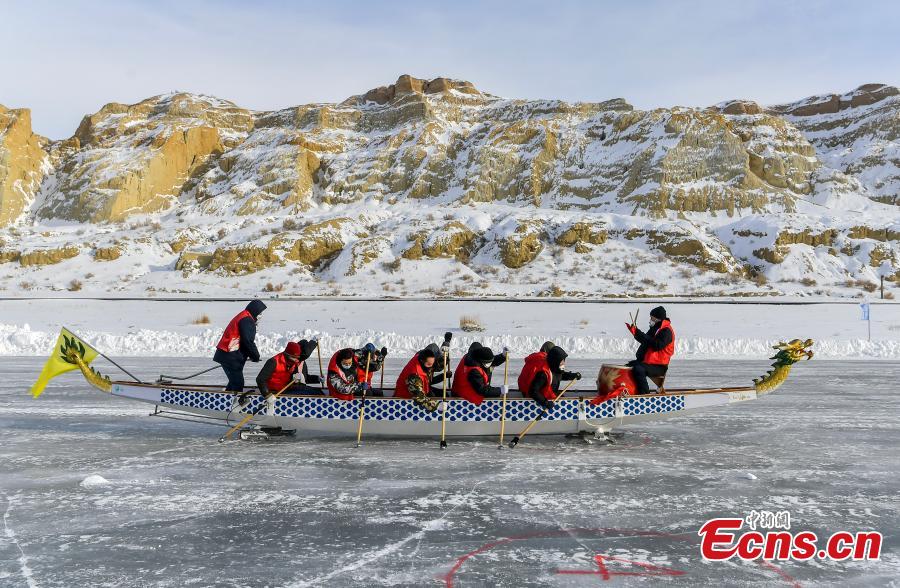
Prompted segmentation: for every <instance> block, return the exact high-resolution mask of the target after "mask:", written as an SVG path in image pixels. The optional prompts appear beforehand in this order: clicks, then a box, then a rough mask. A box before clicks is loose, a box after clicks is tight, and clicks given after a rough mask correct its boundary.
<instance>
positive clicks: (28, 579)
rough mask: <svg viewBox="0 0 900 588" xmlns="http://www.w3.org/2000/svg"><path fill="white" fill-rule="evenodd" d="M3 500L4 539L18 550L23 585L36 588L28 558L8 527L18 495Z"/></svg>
mask: <svg viewBox="0 0 900 588" xmlns="http://www.w3.org/2000/svg"><path fill="white" fill-rule="evenodd" d="M3 498H5V499H6V511H5V512H4V513H3V530H4V533H5V535H6V538H7V539H9V541H10V543H12V544H13V545H15V546H16V549H18V550H19V571H20V572H22V577H23V578H25V583H26V584H28V588H38V585H37V582H35V581H34V577H33V576H32V575H31V568H30V567H28V557H27V556H26V555H25V552H24V551H23V550H22V546H21V545H20V544H19V539H18V538H17V537H16V532H15V531H13V529H12V527H10V526H9V513H10V511H11V510H12V507H13V504H14V503H15V501H16V500H18V498H19V495H18V494H16V495H14V496H8V495H6V494H4V495H3Z"/></svg>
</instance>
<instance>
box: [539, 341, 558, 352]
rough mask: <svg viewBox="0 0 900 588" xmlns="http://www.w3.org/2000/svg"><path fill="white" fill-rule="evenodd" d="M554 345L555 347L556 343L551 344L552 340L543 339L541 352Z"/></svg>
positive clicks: (548, 349)
mask: <svg viewBox="0 0 900 588" xmlns="http://www.w3.org/2000/svg"><path fill="white" fill-rule="evenodd" d="M554 347H556V345H554V344H553V341H544V344H543V345H541V352H542V353H547V352H548V351H550V350H551V349H553V348H554Z"/></svg>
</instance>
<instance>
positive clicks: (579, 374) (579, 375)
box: [575, 372, 581, 380]
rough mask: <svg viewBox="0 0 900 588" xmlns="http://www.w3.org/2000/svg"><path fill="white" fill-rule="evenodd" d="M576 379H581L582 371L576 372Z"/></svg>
mask: <svg viewBox="0 0 900 588" xmlns="http://www.w3.org/2000/svg"><path fill="white" fill-rule="evenodd" d="M575 379H576V380H580V379H581V372H575Z"/></svg>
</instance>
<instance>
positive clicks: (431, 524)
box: [287, 480, 488, 588]
mask: <svg viewBox="0 0 900 588" xmlns="http://www.w3.org/2000/svg"><path fill="white" fill-rule="evenodd" d="M487 481H488V480H481V481H479V482H475V484H474V485H473V486H472V488H471V489H470V490H469V492H468V493H467V494H466V495H465V496H464V497H463V499H462V500H461V501H460V502H459V503H458V504H455V505H454V506H453V508H451V509H450V510H448V511H447V512H445V513H444V514H442V515H441V516H440V517H438V518H436V519H432V520H430V521H427V522H426V523H425V524H424V525H422V528H421V529H419V530H418V531H416V532H415V533H413V534H411V535H409V536H408V537H405V538H404V539H401V540H400V541H396V542H394V543H391V544H389V545H385V546H384V547H382V548H381V549H379V550H377V551H374V552H369V554H368V555H367V556H365V557H361V558H358V559H356V561H354V562H353V563H351V564H350V565H347V566H344V567H342V568H338V569H336V570H332V571H330V572H328V573H327V574H325V575H324V576H318V577H316V578H313V579H311V580H300V581H298V582H295V583H293V584H288V585H287V588H305V587H307V586H319V585H321V584H322V583H324V582H327V581H328V580H331V579H332V578H334V577H335V576H339V575H341V574H343V573H345V572H352V571H354V570H358V569H359V568H361V567H363V566H366V565H369V564H370V563H372V562H374V561H378V560H379V559H381V558H382V557H384V556H386V555H390V554H391V553H394V552H395V551H397V550H398V549H400V548H401V547H403V546H404V545H406V544H407V543H409V542H410V541H413V540H415V539H418V540H419V544H421V541H422V538H423V537H424V536H425V533H427V532H428V531H431V530H434V528H435V526H436V525H438V524H439V523H440V522H441V521H443V520H444V519H446V518H447V517H448V516H450V515H451V514H452V513H453V511H455V510H456V509H457V508H459V507H460V506H462V505H463V504H465V503H466V500H467V499H468V498H469V497H470V496H471V495H472V494H473V493H474V492H475V489H476V488H477V487H478V486H479V485H480V484H483V483H484V482H487ZM416 550H418V546H417V547H416Z"/></svg>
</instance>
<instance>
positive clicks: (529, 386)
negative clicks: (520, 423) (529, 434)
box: [519, 346, 581, 408]
mask: <svg viewBox="0 0 900 588" xmlns="http://www.w3.org/2000/svg"><path fill="white" fill-rule="evenodd" d="M568 356H569V354H568V353H566V352H565V350H563V348H562V347H559V346H553V347H551V348H550V350H549V351H546V352H544V351H538V352H537V353H532V354H531V355H529V356H528V357H526V358H525V367H523V368H522V373H521V374H519V390H520V391H521V392H522V395H523V396H525V397H527V398H531V399H533V400H534V401H535V402H537V403H538V404H539V405H540V406H541V407H542V408H550V407H552V406H553V401H554V400H556V395H557V394H558V393H559V383H560V382H562V381H567V380H580V379H581V374H580V373H579V372H568V371H566V358H567V357H568Z"/></svg>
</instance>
